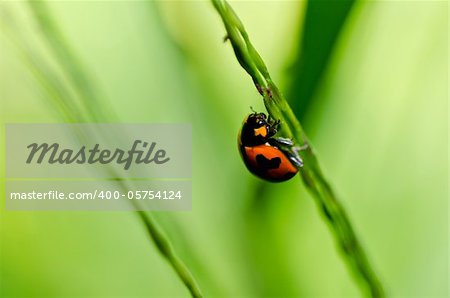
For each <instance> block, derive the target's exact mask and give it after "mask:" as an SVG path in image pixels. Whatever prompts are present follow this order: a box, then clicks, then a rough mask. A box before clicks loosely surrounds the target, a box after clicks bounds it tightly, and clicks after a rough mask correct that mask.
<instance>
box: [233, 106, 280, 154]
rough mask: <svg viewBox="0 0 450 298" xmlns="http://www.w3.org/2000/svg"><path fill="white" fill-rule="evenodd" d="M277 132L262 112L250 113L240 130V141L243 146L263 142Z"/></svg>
mask: <svg viewBox="0 0 450 298" xmlns="http://www.w3.org/2000/svg"><path fill="white" fill-rule="evenodd" d="M276 133H277V130H276V128H275V125H274V124H272V123H270V122H269V120H268V119H267V116H266V115H265V114H264V113H256V112H255V113H252V114H250V115H248V117H247V118H246V119H245V121H244V124H243V126H242V131H241V142H242V144H243V145H245V146H255V145H260V144H264V143H266V142H267V140H268V139H269V138H271V137H272V136H273V135H275V134H276Z"/></svg>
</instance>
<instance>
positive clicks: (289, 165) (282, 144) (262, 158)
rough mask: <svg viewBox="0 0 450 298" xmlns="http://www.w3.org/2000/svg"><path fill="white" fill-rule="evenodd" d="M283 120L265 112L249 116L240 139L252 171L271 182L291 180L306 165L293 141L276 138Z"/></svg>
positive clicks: (243, 157) (242, 150)
mask: <svg viewBox="0 0 450 298" xmlns="http://www.w3.org/2000/svg"><path fill="white" fill-rule="evenodd" d="M279 125H280V121H279V120H278V121H275V120H273V119H271V118H270V116H269V117H267V116H266V115H265V114H264V113H256V112H254V113H252V114H250V115H248V116H247V117H246V118H245V120H244V123H243V125H242V128H241V131H240V132H239V136H238V145H239V152H240V153H241V156H242V159H243V160H244V163H245V165H246V166H247V168H248V170H249V171H250V172H251V173H253V174H254V175H256V176H258V177H260V178H262V179H264V180H267V181H270V182H282V181H286V180H289V179H291V178H292V177H294V176H295V174H297V172H298V168H299V167H301V166H303V161H302V159H301V158H300V156H299V155H298V153H297V151H298V150H301V149H302V148H297V147H293V145H294V144H293V142H292V141H291V140H290V139H286V138H280V137H278V138H276V137H275V134H276V133H277V131H278V127H279Z"/></svg>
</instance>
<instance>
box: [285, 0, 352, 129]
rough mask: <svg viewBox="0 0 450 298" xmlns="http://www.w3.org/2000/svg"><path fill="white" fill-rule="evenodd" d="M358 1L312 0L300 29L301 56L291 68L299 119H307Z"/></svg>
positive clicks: (292, 92) (292, 98) (290, 95)
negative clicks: (319, 86) (336, 46)
mask: <svg viewBox="0 0 450 298" xmlns="http://www.w3.org/2000/svg"><path fill="white" fill-rule="evenodd" d="M354 3H355V0H338V1H324V0H309V1H308V2H307V6H306V13H305V19H304V22H303V24H302V30H300V34H301V38H298V40H299V43H300V44H299V47H298V51H299V53H298V55H297V56H296V59H295V61H294V62H293V64H292V66H291V67H290V69H289V75H290V76H291V78H292V81H291V82H290V88H289V89H288V91H287V98H288V99H289V102H290V103H291V105H292V108H293V110H294V112H295V115H296V116H297V118H298V119H299V120H300V121H302V120H304V116H305V114H307V113H308V110H309V107H310V105H311V102H312V100H313V97H314V94H315V91H316V90H317V87H318V85H319V83H320V82H321V79H322V77H323V75H324V74H325V72H326V70H327V66H328V63H329V60H330V57H331V55H332V53H333V50H334V46H335V44H336V41H337V39H338V38H339V34H340V32H341V31H342V27H343V26H344V24H345V21H346V19H347V17H348V16H349V14H350V12H351V10H352V7H353V5H354Z"/></svg>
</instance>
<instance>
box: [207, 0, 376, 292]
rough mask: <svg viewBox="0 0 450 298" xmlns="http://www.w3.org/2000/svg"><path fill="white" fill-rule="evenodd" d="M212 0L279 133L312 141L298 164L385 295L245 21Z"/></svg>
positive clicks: (334, 226) (363, 273) (368, 278)
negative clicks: (280, 128)
mask: <svg viewBox="0 0 450 298" xmlns="http://www.w3.org/2000/svg"><path fill="white" fill-rule="evenodd" d="M212 2H213V4H214V7H215V8H216V10H217V12H218V13H219V14H220V16H221V18H222V21H223V23H224V25H225V29H226V31H227V36H226V39H227V40H229V41H230V42H231V45H232V47H233V50H234V53H235V54H236V58H237V60H238V61H239V63H240V65H241V66H242V67H243V68H244V69H245V70H246V72H247V73H248V74H249V75H250V76H251V77H252V79H253V82H254V84H255V87H256V88H257V90H258V91H259V92H260V94H261V95H262V96H263V100H264V105H265V106H266V109H267V111H268V113H269V114H270V115H271V116H272V117H273V118H274V119H279V120H280V121H281V123H282V130H281V131H280V133H281V134H282V135H283V136H284V137H288V138H291V139H292V140H293V141H294V143H295V144H296V145H298V146H301V145H305V144H308V145H309V146H308V148H307V149H306V150H303V151H301V152H300V155H301V157H302V158H303V160H304V166H303V167H301V168H299V170H300V174H301V177H302V179H303V182H304V184H305V185H306V187H307V189H308V190H309V191H310V192H311V194H312V195H313V197H314V199H315V201H316V203H317V204H318V206H319V207H320V210H321V212H322V214H323V215H324V217H325V218H326V220H327V222H328V224H329V227H330V228H331V231H332V232H333V235H334V237H335V239H336V242H337V243H338V245H339V247H340V248H341V251H342V253H343V256H344V258H345V260H346V261H347V264H348V265H349V267H350V268H351V269H352V271H353V272H354V273H355V274H356V275H357V276H358V277H359V280H360V281H361V282H362V283H363V284H364V285H365V286H366V287H367V288H368V290H369V292H370V295H371V296H372V297H384V291H383V287H382V285H381V283H380V281H379V279H378V277H377V275H376V274H375V272H374V270H373V269H372V266H371V264H370V262H369V260H368V258H367V256H366V253H365V252H364V249H363V247H362V246H361V244H360V241H359V240H358V238H357V236H356V234H355V232H354V231H353V228H352V225H351V224H350V221H349V219H348V216H347V214H346V212H345V210H344V208H343V207H342V205H341V204H340V203H339V201H338V200H337V197H336V194H335V193H334V191H333V190H332V188H331V187H330V185H329V183H328V182H327V180H326V179H325V178H324V175H323V173H322V171H321V169H320V167H319V163H318V161H317V157H316V155H315V153H314V151H313V149H312V147H311V145H310V144H309V142H308V139H307V136H306V135H305V132H304V131H303V128H302V126H301V124H300V122H299V121H298V119H297V118H296V117H295V115H294V112H293V111H292V109H291V107H290V106H289V104H288V102H287V101H286V99H285V98H284V97H283V95H282V94H281V92H280V91H279V90H278V88H277V86H276V85H275V83H274V82H273V81H272V79H271V78H270V75H269V72H268V71H267V68H266V66H265V64H264V62H263V60H262V59H261V57H260V56H259V54H258V53H257V51H256V50H255V48H254V47H253V45H252V44H251V42H250V40H249V37H248V34H247V32H246V31H245V29H244V26H243V24H242V22H241V21H240V20H239V18H238V17H237V15H236V14H235V12H234V11H233V9H232V8H231V6H230V5H229V4H228V3H227V2H226V1H223V0H212Z"/></svg>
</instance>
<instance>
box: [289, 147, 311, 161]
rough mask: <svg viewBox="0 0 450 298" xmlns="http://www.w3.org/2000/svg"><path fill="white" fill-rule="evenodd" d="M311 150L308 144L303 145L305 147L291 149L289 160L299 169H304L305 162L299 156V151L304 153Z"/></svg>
mask: <svg viewBox="0 0 450 298" xmlns="http://www.w3.org/2000/svg"><path fill="white" fill-rule="evenodd" d="M308 148H309V145H308V143H305V144H303V146H295V147H291V150H290V152H289V154H288V155H289V159H290V160H291V162H292V163H293V164H295V165H296V166H297V167H303V160H302V158H301V157H300V155H299V154H298V152H299V151H303V150H306V149H308Z"/></svg>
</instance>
